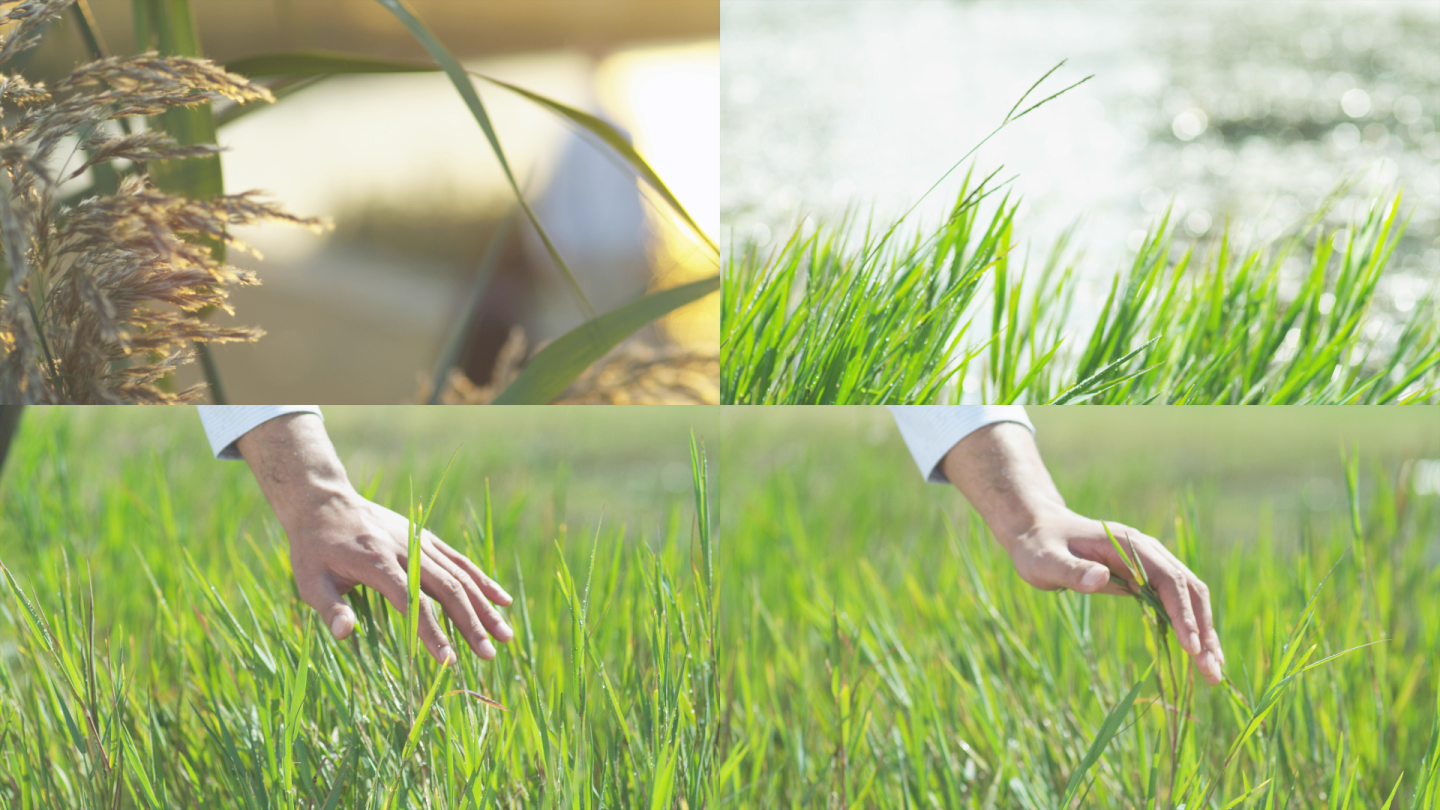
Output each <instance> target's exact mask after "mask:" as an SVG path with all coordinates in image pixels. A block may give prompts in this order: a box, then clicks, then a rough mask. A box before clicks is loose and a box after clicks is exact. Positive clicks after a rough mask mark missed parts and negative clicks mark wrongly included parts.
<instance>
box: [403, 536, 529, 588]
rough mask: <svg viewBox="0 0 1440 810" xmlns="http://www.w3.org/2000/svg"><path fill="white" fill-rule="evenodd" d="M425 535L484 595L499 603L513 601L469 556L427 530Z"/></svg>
mask: <svg viewBox="0 0 1440 810" xmlns="http://www.w3.org/2000/svg"><path fill="white" fill-rule="evenodd" d="M425 537H426V539H428V540H430V541H431V542H432V543H434V544H435V548H437V549H439V550H440V551H441V552H443V553H444V555H445V556H446V557H447V558H449V559H450V561H451V562H453V563H455V564H456V565H458V566H460V568H461V569H463V570H464V571H465V573H467V574H469V575H470V578H471V579H472V580H474V581H475V583H476V584H477V585H479V586H480V590H481V591H483V592H484V593H485V596H486V597H488V598H489V599H490V601H491V602H494V603H496V604H499V605H508V604H510V603H511V602H513V601H514V600H513V599H511V598H510V594H508V593H506V592H505V589H504V588H502V587H500V583H498V582H496V581H495V580H493V579H491V578H490V576H489V575H488V574H486V573H485V572H484V571H481V570H480V566H478V565H476V564H475V563H473V562H471V561H470V558H469V557H466V556H465V555H464V554H461V553H460V552H458V551H456V550H455V549H453V548H451V547H449V546H447V545H445V543H444V542H443V541H441V540H440V538H438V537H436V536H435V535H433V534H430V533H429V532H426V533H425Z"/></svg>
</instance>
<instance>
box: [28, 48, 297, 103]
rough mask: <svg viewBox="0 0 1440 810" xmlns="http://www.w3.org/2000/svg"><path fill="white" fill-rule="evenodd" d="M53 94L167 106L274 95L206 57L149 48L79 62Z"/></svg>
mask: <svg viewBox="0 0 1440 810" xmlns="http://www.w3.org/2000/svg"><path fill="white" fill-rule="evenodd" d="M53 93H54V95H56V96H68V95H71V94H79V95H83V96H84V97H87V98H90V99H94V100H98V99H118V100H122V101H124V102H125V103H140V104H145V103H155V104H167V105H171V106H175V105H180V106H188V105H192V104H202V103H204V102H207V101H219V100H221V99H229V100H231V101H234V102H236V103H238V104H249V103H252V102H256V101H265V102H274V101H275V96H273V95H272V94H271V93H270V91H269V90H267V89H266V88H264V87H262V86H260V85H258V84H254V83H253V82H251V81H250V80H249V79H247V78H245V77H244V76H241V75H239V74H237V73H230V72H227V71H226V70H225V69H224V68H222V67H220V66H219V65H216V64H215V63H214V62H211V61H210V60H208V59H196V58H192V57H188V56H160V55H159V54H157V53H154V52H150V53H143V54H140V55H138V56H109V57H106V58H104V59H96V60H95V61H93V62H88V63H86V64H83V65H81V66H80V67H78V68H76V69H75V71H74V72H73V73H71V74H70V75H69V76H66V77H65V78H64V79H61V80H60V81H59V82H56V84H55V88H54V90H53ZM146 100H149V101H146Z"/></svg>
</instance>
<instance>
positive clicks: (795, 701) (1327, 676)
mask: <svg viewBox="0 0 1440 810" xmlns="http://www.w3.org/2000/svg"><path fill="white" fill-rule="evenodd" d="M757 419H758V417H747V419H746V420H742V421H737V422H736V423H735V430H736V431H737V432H738V431H739V430H741V429H742V428H743V426H744V425H745V424H752V425H753V424H755V423H756V420H757ZM777 435H778V434H777ZM774 438H775V437H771V439H774ZM1096 441H1099V439H1097V440H1096ZM815 444H816V446H815V447H814V448H812V449H810V450H808V451H804V450H800V449H799V448H798V447H795V446H789V445H786V444H785V443H784V442H781V446H778V447H777V446H774V445H773V444H772V441H771V440H767V439H761V438H758V437H757V438H756V439H755V440H754V441H753V442H752V443H751V445H750V446H749V447H748V448H743V447H742V448H736V447H727V451H726V455H725V457H724V459H723V466H722V477H721V479H720V482H719V488H720V490H721V491H722V492H724V493H725V496H726V508H725V510H724V511H723V513H722V514H723V520H722V522H721V531H722V533H723V534H724V535H725V536H726V537H728V538H731V541H730V543H729V545H728V546H727V548H728V549H729V553H730V554H732V555H734V556H735V557H736V558H738V559H735V560H733V561H732V564H733V565H735V566H736V567H737V568H738V569H739V570H740V571H743V572H744V573H743V574H738V575H737V576H736V577H735V578H736V579H740V580H741V582H740V583H739V584H738V585H736V584H734V583H733V580H732V594H733V596H732V598H735V599H739V600H742V606H741V607H740V608H737V610H738V609H743V610H746V611H747V612H748V621H747V629H748V632H747V634H746V636H745V639H744V643H743V646H742V648H741V649H740V651H739V654H741V655H743V656H744V657H745V658H746V659H747V660H749V661H751V662H753V664H752V665H751V666H750V667H746V668H741V669H739V670H737V672H738V673H739V674H740V675H741V676H742V677H744V678H745V681H744V682H743V683H742V684H740V685H739V686H738V687H737V688H738V689H739V691H740V693H741V694H742V695H743V696H744V702H745V704H747V705H749V706H753V707H755V708H754V709H753V710H752V711H751V712H749V713H746V714H744V715H743V717H744V718H745V720H744V723H743V728H744V730H745V739H747V740H749V741H753V744H754V745H756V746H757V748H756V749H755V752H754V755H755V757H756V760H755V761H756V763H760V762H763V763H764V765H763V766H760V765H758V764H757V765H756V766H755V770H754V772H753V773H754V774H755V780H756V781H755V783H754V786H753V788H752V791H751V793H750V796H751V800H752V801H753V802H754V804H753V805H752V806H757V807H759V806H763V807H789V806H797V807H813V806H842V807H885V808H890V807H894V808H901V807H923V806H933V807H967V808H971V807H973V808H986V807H993V808H1033V809H1035V810H1039V809H1041V808H1045V809H1046V810H1049V808H1059V807H1066V808H1074V807H1084V808H1170V809H1173V808H1178V807H1181V806H1183V807H1186V808H1189V809H1190V810H1194V808H1201V807H1203V808H1231V807H1247V808H1250V807H1254V808H1281V807H1290V808H1317V809H1318V808H1341V807H1352V808H1360V807H1367V808H1379V807H1382V806H1384V807H1390V808H1402V807H1403V808H1428V807H1433V806H1435V805H1434V802H1435V801H1436V800H1437V798H1440V758H1437V751H1436V745H1437V740H1440V706H1437V703H1436V700H1437V690H1440V679H1437V677H1436V671H1435V669H1434V663H1433V659H1434V650H1435V649H1437V645H1440V618H1437V613H1436V609H1435V607H1434V604H1433V600H1430V599H1429V597H1428V594H1429V593H1431V592H1433V591H1434V590H1435V588H1436V587H1437V586H1440V569H1437V567H1436V564H1435V556H1434V554H1435V546H1434V538H1435V537H1436V536H1437V533H1440V508H1437V503H1436V500H1435V499H1434V498H1428V499H1422V498H1416V497H1414V496H1412V495H1411V494H1410V493H1409V492H1408V487H1409V481H1408V477H1407V476H1408V473H1407V472H1404V471H1403V470H1402V471H1399V472H1398V473H1397V471H1395V470H1390V469H1378V468H1377V469H1376V470H1375V473H1376V474H1375V475H1364V474H1361V473H1360V472H1359V466H1358V464H1357V463H1356V462H1351V463H1348V464H1344V465H1343V466H1342V463H1341V462H1340V460H1338V459H1337V461H1336V468H1337V470H1338V469H1346V470H1348V473H1347V474H1348V476H1349V477H1350V479H1351V480H1352V481H1353V482H1354V483H1353V485H1352V489H1351V492H1352V493H1353V494H1352V497H1351V498H1350V504H1352V505H1353V507H1352V508H1353V510H1354V511H1353V515H1354V520H1353V521H1352V519H1351V513H1350V510H1348V509H1343V508H1342V509H1341V510H1339V511H1338V512H1337V513H1335V514H1336V518H1335V519H1333V520H1316V521H1306V522H1304V523H1302V524H1300V525H1301V526H1302V527H1303V528H1302V530H1301V532H1300V533H1299V534H1298V535H1297V533H1296V532H1295V531H1293V530H1292V529H1290V528H1285V529H1280V528H1278V527H1276V526H1274V525H1273V523H1272V522H1271V521H1269V520H1266V519H1265V517H1264V516H1263V515H1257V514H1254V513H1244V514H1237V513H1236V512H1235V507H1234V505H1233V502H1231V505H1229V506H1228V507H1226V506H1224V505H1223V504H1224V502H1223V501H1217V500H1216V499H1213V498H1207V497H1204V496H1200V495H1195V494H1192V493H1189V492H1187V491H1185V490H1178V491H1175V492H1173V496H1172V497H1173V500H1172V502H1171V503H1172V506H1171V507H1170V508H1169V509H1168V510H1167V511H1169V513H1170V515H1171V518H1170V520H1169V521H1168V522H1160V523H1158V524H1157V525H1154V526H1146V525H1143V524H1142V525H1141V528H1142V529H1145V530H1147V531H1150V532H1152V533H1154V534H1156V536H1158V537H1160V538H1161V539H1162V540H1163V541H1164V542H1165V543H1166V545H1167V546H1169V547H1170V548H1171V549H1172V550H1173V551H1174V552H1175V553H1176V554H1177V556H1179V557H1180V558H1181V559H1182V560H1184V561H1185V562H1186V564H1187V565H1188V566H1190V567H1191V568H1192V569H1193V570H1195V571H1196V572H1197V573H1198V574H1199V575H1200V577H1201V578H1202V579H1203V580H1205V581H1206V582H1207V583H1208V584H1209V585H1210V587H1211V590H1212V598H1213V600H1214V605H1215V609H1216V615H1217V621H1218V624H1217V628H1218V631H1219V634H1220V637H1221V641H1222V643H1223V645H1224V648H1225V653H1226V658H1227V663H1226V666H1225V670H1224V674H1225V676H1226V679H1227V683H1225V684H1223V685H1222V686H1220V687H1214V688H1211V687H1207V686H1206V685H1205V684H1204V683H1203V681H1202V680H1201V679H1200V677H1199V676H1198V673H1196V672H1195V671H1194V668H1193V667H1192V666H1191V665H1190V662H1189V658H1188V656H1186V655H1185V654H1184V653H1183V652H1182V651H1181V650H1180V649H1179V646H1178V645H1176V644H1172V643H1170V641H1169V638H1170V631H1169V629H1168V624H1167V623H1166V622H1165V621H1164V620H1163V619H1157V616H1156V614H1155V611H1154V609H1153V606H1151V605H1149V604H1148V603H1147V602H1146V601H1145V600H1143V599H1141V600H1135V599H1129V598H1123V597H1121V598H1116V597H1109V596H1095V597H1086V596H1080V595H1076V594H1073V593H1068V592H1062V593H1047V592H1043V591H1038V590H1035V589H1033V588H1031V587H1029V586H1028V585H1026V584H1025V583H1024V582H1023V581H1022V580H1021V579H1020V578H1019V577H1018V576H1017V575H1016V574H1015V573H1014V571H1013V568H1012V566H1011V564H1010V562H1009V560H1008V559H1007V558H1006V556H1005V555H1004V553H1003V551H1001V550H1000V549H999V546H998V544H996V543H995V542H994V541H993V540H992V539H991V538H990V537H989V536H988V533H987V530H986V529H985V527H984V526H983V524H981V523H980V522H979V521H978V519H976V518H974V517H973V515H972V516H971V517H970V518H968V519H966V518H961V519H960V520H959V521H958V523H956V522H952V521H951V520H950V519H949V517H948V516H949V515H955V514H959V513H960V510H962V509H963V507H962V506H960V500H959V498H958V496H956V495H955V493H954V492H953V491H950V492H949V493H948V494H947V493H944V492H942V491H941V490H940V488H938V487H932V488H929V489H928V490H927V491H926V492H923V493H922V492H918V491H917V490H919V489H921V488H922V486H923V485H921V484H920V483H919V481H918V479H917V478H916V477H915V476H914V472H913V470H903V471H896V470H894V469H889V468H888V465H887V464H885V463H877V460H876V457H877V453H876V449H875V448H874V447H873V446H858V447H852V446H851V443H850V441H849V440H848V439H841V437H840V435H839V434H837V436H836V441H834V442H829V443H826V442H823V441H816V443H815ZM822 448H823V449H822ZM1362 452H1363V447H1362ZM879 455H881V456H883V457H884V458H885V459H887V460H888V459H889V458H890V455H891V454H888V453H887V454H879ZM1139 467H1140V468H1142V469H1143V468H1144V465H1143V464H1140V465H1139ZM1116 478H1117V475H1114V474H1111V475H1106V474H1104V472H1103V471H1097V474H1096V483H1095V485H1093V486H1091V487H1088V488H1085V489H1083V490H1082V491H1081V492H1080V493H1078V494H1077V496H1076V497H1074V498H1072V499H1071V505H1072V506H1073V507H1074V508H1076V509H1078V510H1079V511H1081V512H1082V513H1083V514H1095V515H1097V516H1104V515H1106V514H1107V513H1108V514H1111V515H1115V516H1116V517H1123V516H1125V515H1126V514H1134V513H1135V512H1136V511H1137V510H1139V511H1144V512H1146V513H1149V512H1150V511H1152V509H1151V506H1152V504H1151V503H1149V502H1148V501H1147V503H1146V504H1145V507H1144V508H1143V509H1142V508H1141V506H1140V504H1139V503H1137V496H1136V493H1135V492H1134V491H1133V490H1131V489H1123V488H1117V487H1116V485H1115V484H1114V483H1113V482H1114V481H1115V480H1116ZM1106 482H1112V483H1109V484H1107V483H1106ZM1196 488H1197V489H1199V490H1210V489H1212V487H1211V484H1210V483H1209V482H1206V481H1203V480H1202V481H1198V482H1197V486H1196ZM1072 489H1073V488H1072ZM1152 495H1153V493H1152ZM931 496H933V497H931ZM937 501H938V502H940V503H947V504H950V508H947V509H944V510H943V512H942V510H938V509H936V508H935V504H936V502H937ZM1117 505H1118V506H1119V508H1118V509H1117ZM1227 508H1228V511H1227ZM1117 511H1118V514H1117ZM942 514H944V515H945V516H946V517H945V518H944V519H942ZM1266 514H1269V513H1268V512H1267V513H1266ZM1222 515H1223V516H1224V518H1223V519H1224V520H1226V521H1227V522H1228V523H1229V524H1232V525H1233V524H1235V523H1236V522H1237V521H1243V525H1246V526H1250V527H1253V529H1252V530H1251V531H1253V534H1251V535H1249V536H1247V538H1246V540H1245V541H1244V542H1243V543H1241V544H1238V545H1234V546H1230V547H1224V548H1218V547H1216V546H1215V545H1214V541H1213V538H1211V537H1209V536H1207V535H1206V534H1205V533H1204V531H1203V530H1202V529H1201V528H1200V527H1202V526H1209V525H1214V524H1215V523H1216V522H1217V520H1219V519H1221V516H1222ZM1286 525H1287V526H1290V525H1292V524H1289V523H1287V524H1286ZM1354 527H1358V529H1359V533H1358V534H1356V533H1355V531H1354ZM1121 542H1122V545H1123V539H1122V541H1121ZM1364 645H1369V646H1364ZM1392 795H1393V796H1394V800H1393V802H1392V803H1390V804H1388V805H1387V804H1386V801H1387V798H1388V797H1391V796H1392Z"/></svg>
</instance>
